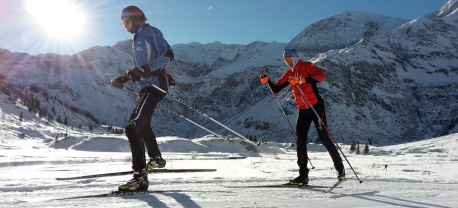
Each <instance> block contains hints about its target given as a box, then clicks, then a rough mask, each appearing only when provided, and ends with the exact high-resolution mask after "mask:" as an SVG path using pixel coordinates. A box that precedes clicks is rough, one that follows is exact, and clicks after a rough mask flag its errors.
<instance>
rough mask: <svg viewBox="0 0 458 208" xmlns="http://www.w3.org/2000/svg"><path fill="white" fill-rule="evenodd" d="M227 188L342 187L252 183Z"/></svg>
mask: <svg viewBox="0 0 458 208" xmlns="http://www.w3.org/2000/svg"><path fill="white" fill-rule="evenodd" d="M226 187H227V188H303V189H330V188H342V187H338V186H336V187H333V186H316V185H292V184H287V183H286V184H269V185H252V186H226Z"/></svg>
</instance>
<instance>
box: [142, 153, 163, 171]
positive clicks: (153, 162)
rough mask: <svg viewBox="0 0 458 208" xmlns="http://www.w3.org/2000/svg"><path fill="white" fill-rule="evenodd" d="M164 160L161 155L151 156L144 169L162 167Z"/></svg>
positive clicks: (149, 169)
mask: <svg viewBox="0 0 458 208" xmlns="http://www.w3.org/2000/svg"><path fill="white" fill-rule="evenodd" d="M165 164H166V161H165V160H164V159H163V158H162V157H161V156H156V157H154V158H151V159H150V160H149V162H148V163H147V164H146V169H147V170H148V171H151V170H152V169H154V168H163V167H165Z"/></svg>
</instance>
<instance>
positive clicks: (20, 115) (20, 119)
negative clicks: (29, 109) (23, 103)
mask: <svg viewBox="0 0 458 208" xmlns="http://www.w3.org/2000/svg"><path fill="white" fill-rule="evenodd" d="M23 120H24V117H23V115H22V111H21V113H20V114H19V121H23Z"/></svg>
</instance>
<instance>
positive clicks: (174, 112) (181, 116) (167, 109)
mask: <svg viewBox="0 0 458 208" xmlns="http://www.w3.org/2000/svg"><path fill="white" fill-rule="evenodd" d="M124 88H125V89H126V90H128V91H130V92H132V93H135V94H137V95H138V93H137V92H135V91H134V90H133V89H131V88H129V87H124ZM157 105H158V106H159V107H160V108H162V109H164V110H166V111H168V112H170V113H173V114H175V115H177V116H178V117H180V118H182V119H184V120H185V121H188V122H189V123H192V124H194V125H196V126H197V127H200V128H201V129H203V130H205V131H207V132H208V133H210V134H213V135H214V136H217V137H221V136H219V135H218V134H217V133H215V132H213V131H210V130H209V129H207V128H205V127H203V126H202V125H199V124H198V123H196V122H194V121H193V120H191V119H189V118H186V117H185V116H183V115H181V114H179V113H177V112H176V111H173V110H171V109H169V108H167V107H165V106H164V105H162V104H160V103H158V104H157Z"/></svg>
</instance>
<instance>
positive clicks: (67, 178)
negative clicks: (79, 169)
mask: <svg viewBox="0 0 458 208" xmlns="http://www.w3.org/2000/svg"><path fill="white" fill-rule="evenodd" d="M214 171H216V169H153V170H151V171H149V173H189V172H214ZM133 173H134V171H123V172H113V173H101V174H94V175H83V176H75V177H65V178H56V180H58V181H63V180H75V179H87V178H100V177H110V176H119V175H129V174H133Z"/></svg>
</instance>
